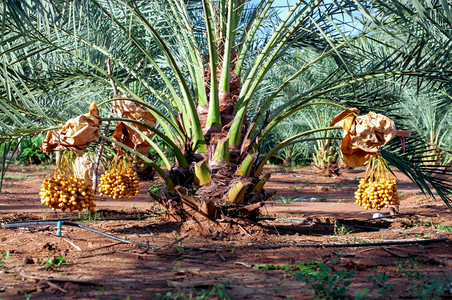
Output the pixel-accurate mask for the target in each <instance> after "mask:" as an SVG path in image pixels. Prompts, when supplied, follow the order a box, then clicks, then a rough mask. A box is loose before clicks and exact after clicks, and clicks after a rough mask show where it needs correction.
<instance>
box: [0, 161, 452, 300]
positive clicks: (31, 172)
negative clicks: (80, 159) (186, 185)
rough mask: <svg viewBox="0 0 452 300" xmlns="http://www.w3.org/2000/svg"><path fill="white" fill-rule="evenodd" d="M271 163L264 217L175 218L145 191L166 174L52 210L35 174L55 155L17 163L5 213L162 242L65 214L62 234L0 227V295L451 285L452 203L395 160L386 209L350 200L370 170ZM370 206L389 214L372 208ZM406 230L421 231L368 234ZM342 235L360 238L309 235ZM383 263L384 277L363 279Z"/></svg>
mask: <svg viewBox="0 0 452 300" xmlns="http://www.w3.org/2000/svg"><path fill="white" fill-rule="evenodd" d="M267 172H271V173H272V178H271V180H270V181H269V182H268V183H267V185H266V190H267V191H271V190H276V191H277V194H276V195H275V196H274V197H273V201H269V202H268V203H267V204H266V205H265V206H264V208H263V209H262V218H263V219H262V221H260V222H258V223H257V224H251V223H249V222H245V221H243V220H237V221H235V222H233V223H231V222H226V221H219V222H216V223H215V222H210V223H207V222H203V223H197V222H195V221H188V222H185V223H180V222H176V221H174V220H171V219H170V218H168V217H167V216H165V215H164V214H162V210H161V208H160V207H158V206H157V205H156V204H155V203H153V202H152V200H151V198H150V197H149V195H148V194H147V193H146V191H147V189H148V188H149V187H150V186H151V185H153V184H159V183H161V181H160V180H158V179H157V180H156V181H154V182H141V183H140V187H141V193H140V195H139V196H138V197H136V198H133V199H130V200H111V199H109V198H107V197H97V200H96V203H97V209H98V213H97V214H96V216H90V217H89V216H88V215H87V214H85V213H83V214H78V213H61V212H52V211H51V210H50V209H49V208H47V207H45V206H43V205H41V204H40V201H39V195H38V193H39V189H40V185H41V183H42V180H43V179H44V178H45V177H46V176H50V174H52V167H46V166H37V167H36V166H30V167H23V166H13V167H11V168H10V170H9V172H8V173H7V178H6V179H5V181H4V185H3V189H2V194H0V223H7V222H9V223H11V222H20V221H31V220H40V221H42V220H59V219H64V220H68V221H73V222H81V223H82V224H84V225H86V226H89V227H91V228H94V229H97V230H100V231H103V232H106V233H109V234H112V235H114V236H117V237H120V238H124V239H128V240H131V241H134V242H138V243H142V244H146V243H149V245H151V246H157V247H160V248H159V249H156V250H155V249H146V248H143V247H138V246H135V245H133V244H127V243H120V242H117V241H114V240H112V239H110V238H107V237H104V236H101V235H99V234H96V233H93V232H90V231H86V230H83V229H81V228H77V227H70V226H63V228H62V237H58V236H57V235H56V232H57V230H56V228H55V226H54V225H45V226H34V225H33V226H32V225H30V226H26V227H21V228H17V229H15V230H11V229H6V228H0V241H1V242H0V254H2V256H1V258H0V299H127V298H129V299H158V296H157V293H160V294H163V295H165V294H166V293H168V292H170V293H172V297H173V298H174V297H175V296H174V295H176V294H177V293H180V295H179V298H178V299H190V298H183V297H182V296H181V295H182V293H184V295H185V296H187V297H188V296H190V295H192V296H193V299H196V298H195V295H196V293H198V294H202V293H204V294H206V293H208V292H211V291H213V292H214V293H213V294H212V295H211V296H210V297H207V298H205V299H220V296H218V295H219V294H218V293H216V292H218V291H220V294H221V292H222V291H224V292H225V294H226V296H227V297H229V298H226V299H312V298H314V297H315V296H314V295H313V291H314V290H315V289H314V286H315V285H316V284H317V286H318V287H319V289H318V290H320V289H322V288H323V289H327V290H328V288H327V287H328V284H329V283H332V282H334V283H335V284H337V289H336V290H334V288H331V289H330V290H329V291H330V292H331V294H330V298H331V299H337V298H339V296H340V295H339V294H340V293H339V288H340V287H345V295H346V296H348V297H349V298H352V299H353V298H357V297H359V296H360V295H361V296H362V299H398V298H413V297H414V298H422V297H421V296H422V295H424V296H425V297H428V298H433V299H435V298H444V299H446V298H450V297H451V296H452V295H451V289H452V286H451V285H450V282H451V281H452V250H451V249H452V247H451V246H452V242H451V240H450V237H452V232H451V230H452V214H451V211H450V210H449V209H448V208H447V207H446V206H445V205H444V203H442V201H441V200H438V201H436V200H434V199H432V198H430V197H425V196H423V195H422V194H421V193H420V191H419V190H418V189H417V186H416V184H414V183H412V182H410V181H408V180H407V178H406V177H404V176H403V175H402V174H400V173H397V172H396V175H397V178H398V180H399V192H400V195H401V205H400V208H399V214H398V215H393V216H391V215H390V213H389V210H388V209H384V210H381V211H377V210H369V211H366V210H364V209H363V208H362V207H359V206H357V205H356V204H355V203H354V198H353V196H354V195H353V193H354V191H355V190H356V187H357V185H358V180H359V179H360V178H361V177H362V175H363V170H343V173H342V174H341V176H338V177H334V178H328V177H322V176H317V175H316V174H315V173H314V172H313V170H312V169H311V168H309V167H304V168H300V169H296V170H291V169H290V170H289V169H284V168H281V167H276V166H275V167H271V166H270V167H268V168H267ZM375 213H381V214H383V218H380V219H374V218H373V216H374V214H375ZM335 222H337V223H336V225H334V223H335ZM341 224H348V225H364V226H370V227H378V228H382V229H390V230H380V231H378V230H372V229H369V228H357V227H343V226H341ZM444 238H445V239H444ZM431 239H440V240H436V242H435V241H433V242H429V241H430V240H431ZM401 241H402V242H404V241H418V243H415V244H396V245H379V244H377V245H368V244H365V245H362V244H363V243H382V242H401ZM419 241H427V243H425V244H420V243H422V242H419ZM336 244H340V245H343V244H361V245H359V246H354V247H334V248H330V247H325V246H323V247H306V246H312V245H336ZM6 252H8V253H9V257H8V258H7V259H5V257H4V253H6ZM58 256H63V257H64V258H65V260H66V262H65V263H62V264H61V265H60V266H58V267H56V266H54V267H51V268H46V266H45V262H46V261H47V260H48V259H49V258H55V257H58ZM313 260H315V261H317V262H321V263H323V264H325V265H326V266H330V267H331V268H332V269H331V271H330V272H329V271H327V272H323V273H322V274H324V275H325V274H326V275H330V276H329V277H328V276H326V277H324V278H323V279H317V281H311V282H309V283H306V281H305V279H303V278H302V277H300V276H297V274H298V275H299V273H300V270H299V269H297V266H298V265H300V264H302V263H304V264H308V263H309V262H311V261H313ZM289 266H292V267H293V268H289ZM282 268H285V269H286V271H284V270H281V269H282ZM263 269H264V270H263ZM340 270H343V271H347V272H351V273H346V274H350V275H351V278H350V279H344V280H342V281H335V280H336V277H334V276H333V275H334V274H341V273H340V272H339V273H336V272H337V271H340ZM320 273H321V272H318V273H317V274H320ZM375 274H376V275H375ZM379 274H386V275H387V276H388V277H387V278H384V276H383V275H380V276H379V277H378V280H377V281H375V280H373V279H372V280H368V278H369V276H373V278H376V277H377V275H379ZM305 278H307V277H305ZM297 279H298V280H297ZM385 279H386V280H385ZM345 281H351V284H350V285H347V286H345V285H343V284H344V282H345ZM332 286H333V287H334V286H335V285H332ZM365 289H367V290H368V291H369V292H368V293H367V294H366V293H365ZM203 290H204V291H205V292H203ZM370 290H372V291H371V292H370ZM422 293H423V294H422ZM317 295H319V296H321V297H322V294H320V292H318V294H317ZM364 295H365V296H364ZM323 296H324V295H323ZM165 299H170V298H165ZM171 299H172V298H171Z"/></svg>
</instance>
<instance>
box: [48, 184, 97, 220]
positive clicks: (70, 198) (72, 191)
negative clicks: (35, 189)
mask: <svg viewBox="0 0 452 300" xmlns="http://www.w3.org/2000/svg"><path fill="white" fill-rule="evenodd" d="M39 195H40V197H41V203H42V204H44V205H47V206H49V207H51V208H52V210H57V209H61V210H62V211H66V210H67V209H69V210H70V211H74V210H78V211H82V210H83V209H84V208H87V209H88V210H89V211H90V212H92V213H94V212H95V211H96V210H95V207H96V204H94V191H93V188H92V187H91V184H90V183H89V182H88V181H86V180H85V179H79V178H74V177H72V176H63V175H56V176H54V177H53V178H51V179H44V182H43V183H42V186H41V191H40V192H39Z"/></svg>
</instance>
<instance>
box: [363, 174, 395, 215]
mask: <svg viewBox="0 0 452 300" xmlns="http://www.w3.org/2000/svg"><path fill="white" fill-rule="evenodd" d="M355 199H356V203H357V204H358V205H359V206H363V207H364V209H369V208H370V209H373V208H376V209H378V210H380V209H382V208H383V207H388V206H389V205H399V204H400V199H399V195H398V193H397V182H396V180H395V179H387V178H380V179H377V180H372V179H371V178H362V179H361V180H360V182H359V186H358V190H357V191H356V192H355Z"/></svg>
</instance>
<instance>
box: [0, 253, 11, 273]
mask: <svg viewBox="0 0 452 300" xmlns="http://www.w3.org/2000/svg"><path fill="white" fill-rule="evenodd" d="M9 256H10V253H9V251H6V252H5V253H4V254H3V257H2V258H1V260H0V268H2V269H3V270H4V271H6V270H8V268H7V267H6V264H5V263H6V261H7V260H8V258H9Z"/></svg>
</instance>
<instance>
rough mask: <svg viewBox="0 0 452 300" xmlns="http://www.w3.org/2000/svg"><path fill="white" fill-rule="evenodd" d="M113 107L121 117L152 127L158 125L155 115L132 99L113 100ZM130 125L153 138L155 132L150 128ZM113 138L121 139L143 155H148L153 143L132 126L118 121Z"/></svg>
mask: <svg viewBox="0 0 452 300" xmlns="http://www.w3.org/2000/svg"><path fill="white" fill-rule="evenodd" d="M112 107H113V111H114V113H115V114H116V116H118V117H119V118H125V119H133V120H137V121H140V122H143V123H145V124H147V125H149V126H151V127H155V125H156V122H157V120H156V119H155V117H154V116H153V115H152V114H151V112H150V111H149V110H147V109H146V108H144V107H143V106H142V105H140V104H139V103H136V102H134V101H130V100H116V101H113V102H112ZM129 126H134V127H135V128H137V129H138V130H140V131H141V132H142V133H144V134H145V135H146V136H147V137H148V138H152V135H153V132H152V131H151V130H150V129H148V128H146V127H144V126H141V125H138V124H130V125H129ZM113 139H115V140H117V141H121V142H122V143H124V144H125V145H127V146H129V147H131V148H133V149H134V150H136V151H138V152H140V153H141V154H143V155H146V154H147V153H148V151H149V148H150V147H151V145H150V144H149V143H148V142H147V141H146V140H145V139H144V138H143V137H142V136H141V135H140V134H138V133H137V132H136V131H135V130H133V129H132V128H129V127H128V126H126V124H124V123H123V122H118V123H117V124H116V128H115V133H114V134H113Z"/></svg>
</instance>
